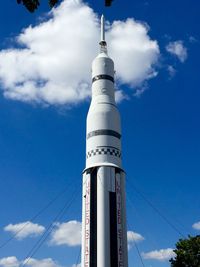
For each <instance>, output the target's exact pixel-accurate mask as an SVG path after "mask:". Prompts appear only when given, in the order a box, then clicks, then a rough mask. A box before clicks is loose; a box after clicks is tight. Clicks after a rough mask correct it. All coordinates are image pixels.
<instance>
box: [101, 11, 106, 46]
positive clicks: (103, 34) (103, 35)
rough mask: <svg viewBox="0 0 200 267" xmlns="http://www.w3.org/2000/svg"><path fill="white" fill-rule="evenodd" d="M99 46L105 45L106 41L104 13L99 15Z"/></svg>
mask: <svg viewBox="0 0 200 267" xmlns="http://www.w3.org/2000/svg"><path fill="white" fill-rule="evenodd" d="M100 45H101V47H106V41H105V18H104V15H103V14H102V15H101V41H100Z"/></svg>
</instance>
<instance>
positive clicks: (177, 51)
mask: <svg viewBox="0 0 200 267" xmlns="http://www.w3.org/2000/svg"><path fill="white" fill-rule="evenodd" d="M166 50H167V51H168V52H169V53H170V54H172V55H174V56H176V57H177V58H178V59H179V60H180V61H181V62H182V63H183V62H184V61H185V60H186V59H187V57H188V53H187V48H186V47H185V46H184V44H183V41H181V40H179V41H175V42H170V43H169V44H168V45H167V46H166Z"/></svg>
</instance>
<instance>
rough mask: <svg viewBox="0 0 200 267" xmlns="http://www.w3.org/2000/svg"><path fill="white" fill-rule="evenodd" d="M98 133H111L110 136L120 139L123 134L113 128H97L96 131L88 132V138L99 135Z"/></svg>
mask: <svg viewBox="0 0 200 267" xmlns="http://www.w3.org/2000/svg"><path fill="white" fill-rule="evenodd" d="M97 135H110V136H114V137H117V138H118V139H120V138H121V134H119V133H118V132H115V131H113V130H96V131H93V132H90V133H88V134H87V139H89V138H90V137H93V136H97Z"/></svg>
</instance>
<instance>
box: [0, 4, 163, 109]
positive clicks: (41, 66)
mask: <svg viewBox="0 0 200 267" xmlns="http://www.w3.org/2000/svg"><path fill="white" fill-rule="evenodd" d="M66 14H67V15H66ZM148 31H149V27H148V26H147V25H146V24H145V23H142V22H138V21H135V20H134V19H133V18H129V19H127V20H126V21H114V22H113V23H109V22H107V40H108V50H109V54H110V56H111V57H112V58H113V59H114V61H115V69H116V78H117V80H118V82H119V84H120V83H123V84H127V85H129V86H130V87H134V88H135V87H137V86H140V85H141V84H143V82H144V81H147V80H148V79H151V78H153V77H155V74H156V70H155V64H156V63H157V61H158V57H159V54H160V52H159V46H158V43H157V41H155V40H151V38H150V37H149V35H148ZM98 42H99V19H98V17H97V14H96V13H95V12H94V10H93V9H91V8H90V7H88V6H87V5H86V4H85V3H83V2H82V1H81V0H78V1H74V0H65V1H63V2H62V3H61V4H60V6H58V7H57V8H55V9H53V10H52V11H51V12H50V13H49V19H47V20H45V21H44V22H41V23H39V24H38V25H36V26H34V27H33V26H29V27H28V28H26V29H24V30H23V31H22V33H20V34H19V35H18V36H17V37H16V43H15V45H16V47H17V48H12V47H11V48H8V49H5V50H1V51H0V84H1V88H2V90H3V94H4V96H5V97H7V98H10V99H14V100H20V101H24V102H30V103H33V102H35V103H42V104H48V105H49V104H52V105H63V104H65V105H72V104H77V103H79V102H81V101H84V100H85V99H87V98H88V97H89V96H90V94H91V93H90V90H91V89H90V85H91V77H90V75H91V73H90V69H91V62H92V60H93V58H94V57H95V56H96V54H97V53H98V47H97V46H98ZM121 95H124V94H121Z"/></svg>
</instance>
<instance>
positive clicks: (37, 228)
mask: <svg viewBox="0 0 200 267" xmlns="http://www.w3.org/2000/svg"><path fill="white" fill-rule="evenodd" d="M44 230H45V227H44V226H42V225H39V224H36V223H32V222H30V221H27V222H22V223H17V224H9V225H7V226H5V227H4V231H6V232H10V233H12V234H13V235H15V238H16V239H18V240H22V239H24V238H26V237H34V236H39V235H41V234H42V233H43V232H44Z"/></svg>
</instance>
